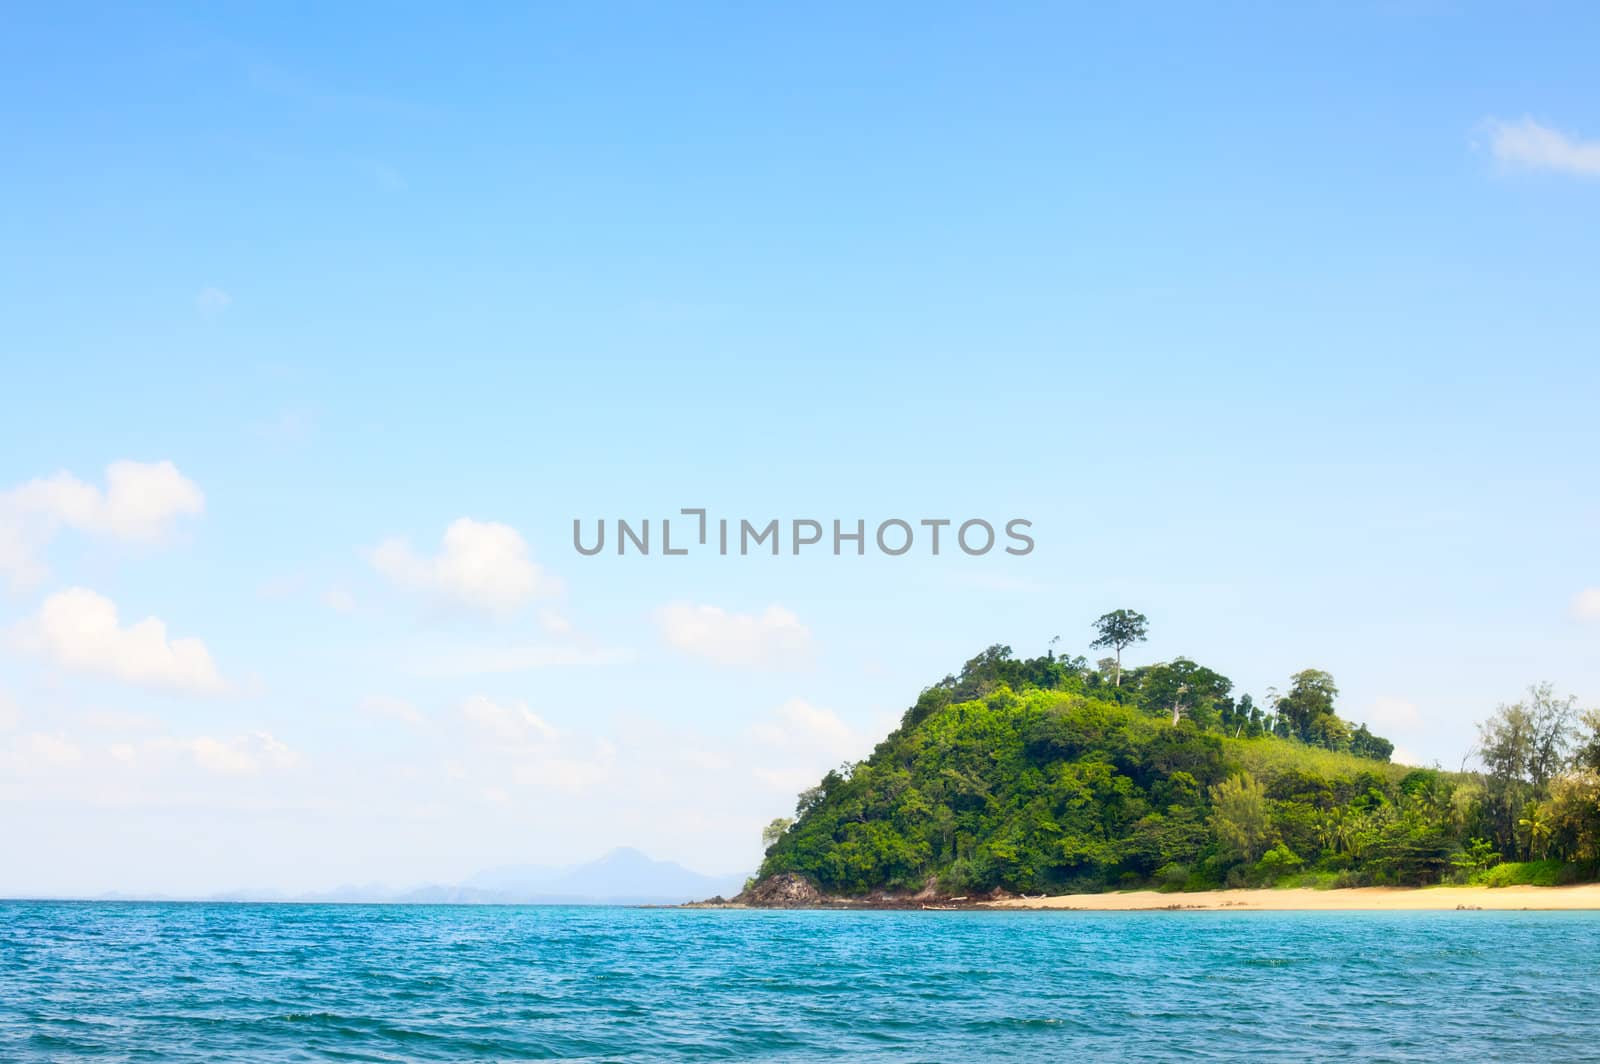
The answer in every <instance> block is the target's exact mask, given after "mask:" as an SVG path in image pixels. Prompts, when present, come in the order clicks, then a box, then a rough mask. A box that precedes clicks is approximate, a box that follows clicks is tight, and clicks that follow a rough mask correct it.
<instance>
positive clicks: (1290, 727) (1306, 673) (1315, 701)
mask: <svg viewBox="0 0 1600 1064" xmlns="http://www.w3.org/2000/svg"><path fill="white" fill-rule="evenodd" d="M1289 681H1290V683H1289V693H1288V694H1286V695H1284V696H1283V697H1282V698H1280V699H1278V704H1277V706H1276V707H1275V708H1276V709H1277V713H1278V719H1279V721H1280V722H1281V723H1282V725H1283V729H1284V731H1286V732H1287V734H1289V735H1291V736H1293V737H1294V738H1296V739H1299V740H1300V741H1301V742H1303V743H1312V744H1314V745H1317V746H1326V747H1329V748H1330V749H1335V750H1337V749H1341V746H1340V741H1341V739H1342V740H1343V741H1344V743H1346V744H1348V742H1349V738H1350V736H1349V729H1348V728H1347V727H1345V726H1344V722H1343V721H1341V720H1339V718H1338V716H1337V715H1335V713H1334V712H1333V700H1334V699H1335V698H1338V697H1339V688H1338V687H1337V686H1335V685H1334V682H1333V677H1332V676H1330V675H1329V674H1328V673H1325V672H1323V671H1322V670H1321V669H1302V670H1301V671H1300V672H1297V673H1295V674H1294V675H1293V676H1291V677H1290V678H1289Z"/></svg>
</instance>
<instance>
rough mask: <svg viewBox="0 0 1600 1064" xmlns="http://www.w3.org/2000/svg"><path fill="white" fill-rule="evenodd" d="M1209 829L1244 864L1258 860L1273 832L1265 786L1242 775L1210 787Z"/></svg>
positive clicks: (1247, 775) (1250, 777)
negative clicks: (1270, 833)
mask: <svg viewBox="0 0 1600 1064" xmlns="http://www.w3.org/2000/svg"><path fill="white" fill-rule="evenodd" d="M1211 829H1212V830H1213V831H1215V832H1216V834H1217V839H1218V840H1219V841H1220V842H1221V843H1222V844H1223V845H1224V846H1225V847H1227V848H1228V849H1229V850H1231V851H1232V852H1233V853H1234V854H1235V855H1237V856H1238V857H1241V858H1243V859H1244V860H1246V861H1254V860H1255V859H1256V858H1257V857H1260V856H1261V851H1262V850H1263V849H1264V848H1265V847H1266V842H1267V837H1268V833H1269V832H1270V831H1271V830H1272V823H1271V817H1270V815H1269V813H1268V808H1267V790H1266V787H1264V786H1263V785H1262V784H1260V783H1258V782H1256V780H1255V778H1254V777H1253V776H1251V775H1250V773H1248V772H1241V773H1239V774H1238V775H1237V776H1230V777H1228V778H1227V779H1225V780H1223V781H1222V782H1221V783H1219V784H1217V785H1216V786H1215V787H1213V788H1211Z"/></svg>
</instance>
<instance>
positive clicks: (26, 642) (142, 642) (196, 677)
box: [15, 587, 224, 692]
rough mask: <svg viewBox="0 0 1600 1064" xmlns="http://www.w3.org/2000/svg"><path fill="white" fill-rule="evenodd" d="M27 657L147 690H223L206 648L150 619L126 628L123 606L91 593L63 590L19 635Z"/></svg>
mask: <svg viewBox="0 0 1600 1064" xmlns="http://www.w3.org/2000/svg"><path fill="white" fill-rule="evenodd" d="M15 639H16V642H17V644H18V645H19V646H20V647H21V649H22V650H23V651H25V652H27V653H32V654H38V655H40V656H43V657H46V658H49V659H50V660H52V661H54V662H55V663H56V664H57V665H60V666H62V667H63V668H66V669H71V670H74V671H77V672H88V673H98V674H100V675H104V676H111V677H114V678H116V679H118V680H122V681H125V682H127V683H131V684H137V685H139V686H141V687H153V688H166V689H170V690H178V691H190V692H208V691H219V690H221V689H222V688H223V686H224V685H223V682H222V678H221V677H220V676H218V675H217V669H216V666H215V665H214V664H213V663H212V661H211V654H210V652H209V651H207V650H206V647H205V644H204V643H202V642H201V641H200V640H198V639H168V638H167V626H166V625H165V624H163V623H162V622H161V621H160V620H159V619H157V618H155V617H146V618H145V619H144V620H142V621H139V622H137V623H135V624H131V625H128V626H127V627H126V628H124V627H122V625H121V624H120V623H119V622H118V619H117V607H116V604H115V603H114V602H112V601H111V600H110V599H108V598H106V597H105V596H103V595H97V594H95V593H94V592H93V591H90V590H88V589H87V588H81V587H75V588H69V589H68V590H66V591H59V592H57V593H56V594H54V595H51V596H50V597H49V598H47V599H45V600H44V604H43V605H42V606H41V607H40V608H39V612H38V614H37V615H36V616H34V617H33V618H31V619H29V620H27V621H24V622H23V623H22V624H21V625H20V626H19V627H18V629H17V630H16V633H15Z"/></svg>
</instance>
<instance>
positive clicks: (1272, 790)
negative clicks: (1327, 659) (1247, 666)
mask: <svg viewBox="0 0 1600 1064" xmlns="http://www.w3.org/2000/svg"><path fill="white" fill-rule="evenodd" d="M1095 627H1096V632H1097V637H1096V639H1095V641H1094V642H1093V643H1092V644H1091V647H1092V648H1095V649H1106V650H1111V651H1113V652H1114V656H1110V657H1107V658H1104V659H1102V660H1100V661H1099V662H1097V663H1095V664H1093V665H1091V664H1090V663H1089V662H1088V661H1087V660H1086V659H1084V658H1081V657H1068V656H1060V655H1058V654H1056V653H1055V649H1054V644H1055V642H1056V641H1054V640H1052V646H1051V649H1050V650H1048V651H1047V652H1046V653H1045V654H1044V655H1043V656H1041V657H1035V658H1028V659H1018V658H1015V657H1013V656H1012V653H1011V649H1010V648H1009V647H1005V646H992V647H990V648H988V649H987V650H985V651H984V652H983V653H981V654H979V655H978V656H976V657H974V658H973V659H972V660H970V661H968V662H967V663H966V665H965V666H963V667H962V669H961V671H960V672H959V673H957V674H954V675H951V676H946V677H945V678H944V679H943V680H941V681H939V682H938V683H936V684H934V685H932V686H931V687H929V688H927V689H926V690H924V691H923V692H922V695H921V697H920V698H918V699H917V702H916V704H915V705H913V706H912V707H911V708H910V709H908V710H907V711H906V713H905V715H904V717H903V719H902V721H901V724H900V726H899V727H898V728H897V729H895V731H894V732H893V733H891V734H890V735H889V736H888V737H887V738H886V739H884V740H883V742H881V743H880V744H879V745H878V747H877V749H876V750H874V752H873V753H872V755H871V756H870V757H869V758H867V759H866V760H864V761H862V762H859V763H856V764H846V765H843V766H841V767H840V768H839V769H837V770H834V771H832V772H829V773H828V774H827V775H826V776H825V777H823V779H822V781H821V782H820V783H819V784H818V785H817V786H816V787H813V788H811V789H810V790H807V791H806V792H805V793H803V794H802V795H801V796H800V800H799V804H798V806H797V809H796V817H795V818H794V819H792V820H790V819H783V820H778V821H774V822H773V823H772V824H771V825H770V826H769V827H768V828H767V830H766V833H765V839H764V841H765V842H766V843H767V850H766V858H765V860H764V862H763V863H762V866H761V870H760V873H759V875H758V878H759V879H763V880H765V879H767V878H768V877H773V876H777V875H780V874H783V873H796V874H799V875H801V876H804V877H806V878H807V879H809V880H811V881H812V882H813V883H814V884H815V885H816V886H817V887H818V888H820V889H821V890H822V891H824V892H826V893H829V894H836V895H861V894H864V893H868V892H874V891H883V892H915V891H918V890H923V889H926V888H928V887H930V886H931V887H933V888H934V889H936V890H938V891H940V892H942V893H945V894H950V895H958V894H966V893H969V892H972V893H980V892H987V891H995V890H1002V889H1003V890H1010V891H1019V892H1028V893H1037V892H1040V891H1048V892H1051V893H1066V892H1076V891H1100V890H1106V889H1121V888H1127V887H1149V886H1155V887H1157V888H1160V889H1170V890H1199V889H1207V888H1214V887H1221V886H1262V885H1273V884H1277V885H1290V884H1292V885H1307V886H1356V885H1366V884H1396V885H1400V884H1418V885H1421V884H1431V883H1440V882H1461V883H1466V882H1487V883H1489V884H1491V885H1496V884H1504V883H1514V882H1533V883H1557V882H1570V881H1575V880H1577V879H1580V878H1592V877H1593V876H1594V875H1595V872H1596V860H1597V857H1600V713H1595V712H1590V713H1586V714H1582V715H1581V716H1580V715H1579V714H1578V712H1577V710H1576V706H1575V700H1574V699H1572V698H1565V699H1562V698H1557V697H1556V696H1555V695H1554V693H1553V692H1552V690H1551V688H1550V687H1549V686H1548V685H1541V686H1537V687H1534V688H1531V689H1530V690H1529V692H1528V694H1527V696H1526V697H1525V698H1524V699H1523V700H1522V701H1519V702H1517V703H1515V704H1511V705H1502V706H1500V707H1499V708H1498V709H1497V710H1496V711H1495V712H1494V713H1493V714H1492V715H1491V716H1490V717H1489V718H1488V719H1486V720H1484V721H1483V722H1482V723H1480V724H1479V726H1478V731H1479V742H1478V745H1477V747H1476V748H1475V750H1474V751H1473V753H1474V755H1475V758H1476V761H1477V762H1478V763H1479V764H1480V765H1481V770H1480V771H1474V772H1446V771H1442V770H1440V769H1438V768H1413V767H1408V766H1402V765H1396V764H1392V763H1390V761H1389V757H1390V755H1391V753H1392V752H1393V750H1394V747H1393V744H1392V743H1390V742H1389V741H1387V740H1386V739H1383V738H1381V737H1379V736H1376V735H1373V734H1372V733H1371V732H1370V731H1369V730H1368V729H1367V727H1366V726H1365V725H1364V724H1355V725H1352V724H1351V723H1350V722H1349V721H1347V720H1345V719H1343V718H1342V717H1340V716H1339V714H1338V713H1337V711H1336V708H1335V703H1336V700H1337V698H1338V689H1337V687H1336V686H1335V684H1334V680H1333V677H1332V676H1330V675H1329V674H1328V673H1326V672H1323V671H1320V670H1316V669H1307V670H1304V671H1302V672H1299V673H1296V674H1295V675H1294V676H1293V677H1291V678H1290V680H1289V683H1288V689H1287V691H1286V692H1284V693H1282V694H1279V693H1277V692H1275V691H1269V692H1268V693H1267V695H1266V697H1264V699H1263V700H1262V702H1261V703H1257V702H1256V701H1255V700H1254V699H1252V698H1251V696H1250V695H1248V694H1241V695H1239V696H1238V697H1237V698H1236V697H1235V696H1234V694H1233V685H1232V683H1231V681H1229V679H1228V678H1227V677H1226V676H1224V675H1222V674H1221V673H1218V672H1216V671H1214V670H1212V669H1209V668H1206V667H1205V666H1202V665H1199V664H1196V663H1195V662H1193V661H1190V660H1188V659H1186V658H1176V659H1174V660H1172V661H1169V662H1163V663H1159V664H1153V665H1145V666H1139V667H1128V668H1124V667H1123V665H1122V652H1123V651H1124V650H1125V649H1127V648H1128V647H1130V646H1132V645H1134V644H1136V643H1139V642H1142V641H1143V640H1144V638H1145V636H1146V631H1147V627H1148V622H1147V621H1146V619H1145V618H1144V617H1143V616H1142V615H1140V614H1138V613H1134V612H1132V611H1127V610H1118V611H1116V612H1114V613H1110V614H1107V615H1105V616H1104V617H1102V618H1100V620H1099V621H1097V622H1096V625H1095Z"/></svg>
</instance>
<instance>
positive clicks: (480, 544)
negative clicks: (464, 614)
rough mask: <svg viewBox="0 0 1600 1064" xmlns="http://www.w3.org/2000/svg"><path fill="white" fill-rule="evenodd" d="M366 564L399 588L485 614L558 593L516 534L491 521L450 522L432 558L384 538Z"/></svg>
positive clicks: (556, 583)
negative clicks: (423, 593)
mask: <svg viewBox="0 0 1600 1064" xmlns="http://www.w3.org/2000/svg"><path fill="white" fill-rule="evenodd" d="M371 560H372V565H373V568H375V569H377V570H378V572H379V573H381V574H382V575H384V576H385V577H387V578H389V580H391V581H392V582H393V583H395V584H397V585H399V586H401V587H404V588H407V589H409V590H413V591H422V592H427V593H429V594H432V595H434V596H436V597H437V598H440V599H442V600H445V601H447V602H452V603H455V604H458V605H463V606H470V607H472V608H474V609H480V610H485V611H488V612H490V613H500V614H505V613H510V612H512V611H513V610H515V609H517V608H518V607H520V606H522V605H523V604H525V603H526V602H528V601H529V600H530V599H533V598H536V597H538V596H541V595H550V594H555V593H556V592H558V591H559V590H560V583H559V581H557V580H556V579H555V578H554V577H552V576H549V575H547V574H546V573H545V571H544V570H543V569H541V568H540V567H539V566H538V565H536V564H534V562H533V561H532V560H531V559H529V557H528V545H527V543H525V542H524V541H523V539H522V536H521V535H520V534H518V532H517V530H516V529H514V528H512V527H511V526H510V525H503V524H499V523H498V522H494V521H474V520H472V519H471V518H468V517H463V518H460V519H458V520H456V521H453V522H451V524H450V527H449V528H447V529H445V533H444V540H443V542H442V543H441V545H440V550H439V553H438V554H437V555H434V556H433V557H423V556H421V555H419V554H417V553H416V552H415V551H414V550H412V548H411V545H410V544H409V543H408V542H406V541H405V540H404V539H386V540H384V541H383V542H382V543H379V544H378V545H377V546H376V547H374V548H373V550H372V555H371Z"/></svg>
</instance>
